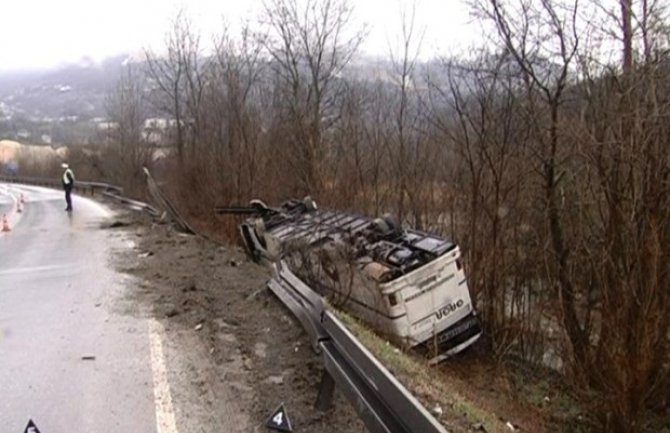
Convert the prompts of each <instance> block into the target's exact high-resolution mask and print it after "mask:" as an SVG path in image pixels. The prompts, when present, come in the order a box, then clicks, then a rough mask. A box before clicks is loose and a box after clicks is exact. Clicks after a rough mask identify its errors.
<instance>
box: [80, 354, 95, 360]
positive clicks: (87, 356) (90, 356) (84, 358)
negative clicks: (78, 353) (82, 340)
mask: <svg viewBox="0 0 670 433" xmlns="http://www.w3.org/2000/svg"><path fill="white" fill-rule="evenodd" d="M81 360H82V361H95V356H93V355H84V356H82V357H81Z"/></svg>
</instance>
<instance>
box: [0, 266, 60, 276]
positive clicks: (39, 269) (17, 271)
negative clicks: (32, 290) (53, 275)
mask: <svg viewBox="0 0 670 433" xmlns="http://www.w3.org/2000/svg"><path fill="white" fill-rule="evenodd" d="M64 268H69V266H66V265H46V266H29V267H27V268H14V269H8V270H5V271H0V275H13V274H27V273H33V272H44V271H53V270H54V269H64Z"/></svg>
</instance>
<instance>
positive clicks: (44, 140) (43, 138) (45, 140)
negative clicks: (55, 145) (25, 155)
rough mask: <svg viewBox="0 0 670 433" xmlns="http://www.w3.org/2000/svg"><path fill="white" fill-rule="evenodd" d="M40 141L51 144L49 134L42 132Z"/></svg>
mask: <svg viewBox="0 0 670 433" xmlns="http://www.w3.org/2000/svg"><path fill="white" fill-rule="evenodd" d="M41 138H42V143H45V144H51V136H50V135H49V134H42V137H41Z"/></svg>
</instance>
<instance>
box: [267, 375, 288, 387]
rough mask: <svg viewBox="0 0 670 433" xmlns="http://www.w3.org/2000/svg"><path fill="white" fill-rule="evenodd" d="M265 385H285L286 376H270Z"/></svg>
mask: <svg viewBox="0 0 670 433" xmlns="http://www.w3.org/2000/svg"><path fill="white" fill-rule="evenodd" d="M265 383H269V384H271V385H281V384H282V383H284V376H269V377H268V378H267V379H265Z"/></svg>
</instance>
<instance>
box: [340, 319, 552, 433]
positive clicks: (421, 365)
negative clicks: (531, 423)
mask: <svg viewBox="0 0 670 433" xmlns="http://www.w3.org/2000/svg"><path fill="white" fill-rule="evenodd" d="M333 311H334V312H335V314H336V315H337V316H338V318H340V319H341V320H342V321H343V322H344V323H345V324H346V325H347V326H348V327H349V329H350V330H351V331H352V332H353V333H354V334H355V335H356V336H357V337H358V338H359V340H360V341H361V342H362V343H363V344H364V345H365V346H366V347H367V348H368V349H369V350H370V351H371V352H372V353H373V354H374V355H375V356H376V357H377V358H378V359H379V360H380V361H381V362H382V363H383V364H384V365H385V366H386V367H387V368H388V369H389V370H390V371H391V372H392V373H393V375H394V376H395V377H396V378H397V379H398V380H400V382H401V383H403V384H404V385H405V386H406V387H407V388H408V389H409V390H410V391H411V392H412V393H413V394H414V395H415V396H416V397H417V398H419V400H420V401H421V402H422V403H423V404H424V406H426V407H427V408H428V409H429V410H432V409H433V408H435V407H436V406H439V407H440V408H442V411H443V413H442V415H440V416H438V417H437V418H438V419H439V420H440V422H442V423H443V425H444V426H445V427H446V428H447V429H449V430H450V431H452V432H453V433H458V432H466V431H471V428H472V426H474V425H478V424H479V425H481V426H482V427H483V428H484V429H485V431H486V432H489V433H509V432H510V429H509V428H508V427H507V426H506V425H505V422H503V421H501V420H500V419H499V417H498V416H497V415H496V414H495V413H493V412H491V411H490V409H489V408H487V407H486V405H484V404H482V402H480V401H476V400H474V399H472V398H470V397H469V396H468V395H466V393H464V392H463V389H462V383H461V380H460V379H457V380H450V378H449V377H448V375H447V374H445V373H444V372H443V371H442V370H443V369H442V368H441V367H440V366H430V365H428V364H427V362H426V361H425V360H423V359H421V358H420V357H418V356H417V355H415V354H412V353H405V352H402V351H401V350H400V349H398V348H397V347H395V346H393V345H391V344H390V343H389V342H387V341H385V340H383V339H381V338H380V337H378V336H377V335H376V334H375V333H374V332H372V331H371V330H370V329H369V328H367V327H366V326H365V325H364V324H362V323H360V322H359V321H358V320H356V319H354V318H353V317H351V316H349V315H348V314H346V313H344V312H342V311H337V310H333ZM535 431H536V432H539V430H535Z"/></svg>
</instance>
